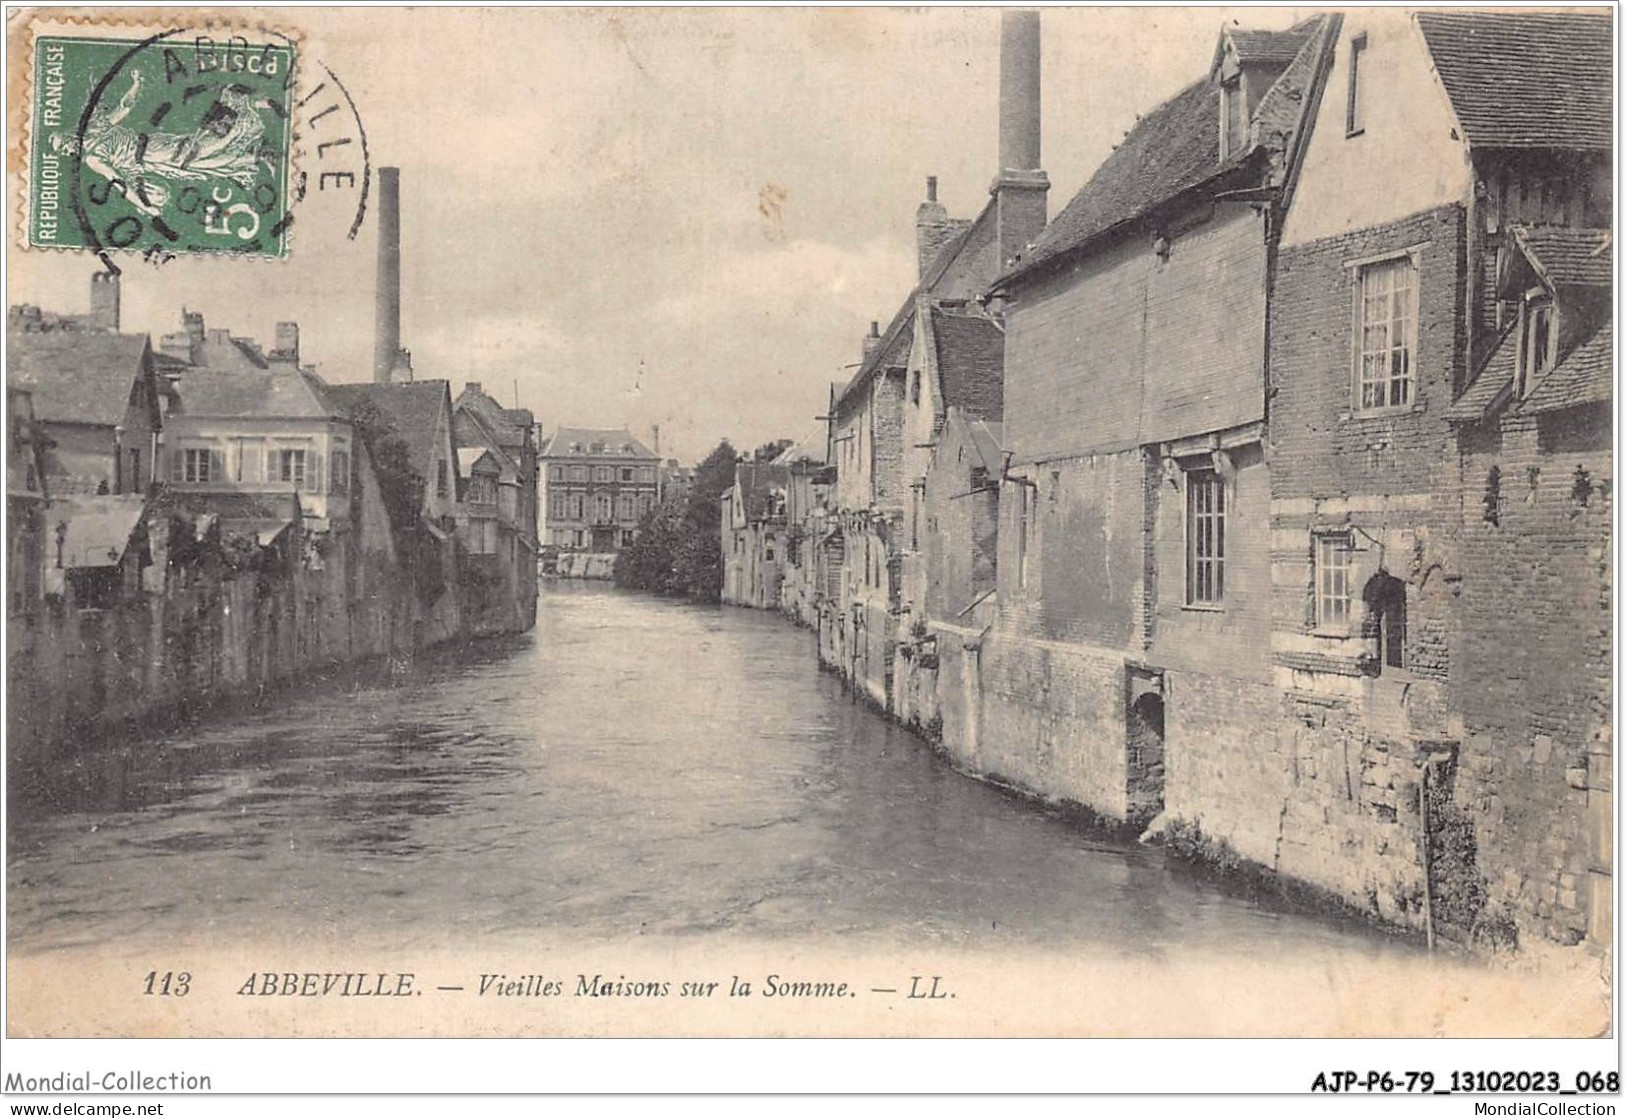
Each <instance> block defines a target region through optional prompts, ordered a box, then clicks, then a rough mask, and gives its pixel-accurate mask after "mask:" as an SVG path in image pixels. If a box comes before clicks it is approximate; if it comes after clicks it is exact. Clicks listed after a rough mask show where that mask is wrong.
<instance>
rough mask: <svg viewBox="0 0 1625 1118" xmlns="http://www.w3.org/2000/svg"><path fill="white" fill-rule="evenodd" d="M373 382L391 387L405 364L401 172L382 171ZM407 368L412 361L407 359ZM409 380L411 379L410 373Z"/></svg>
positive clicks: (382, 169) (379, 184) (379, 193)
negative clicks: (402, 345) (403, 361)
mask: <svg viewBox="0 0 1625 1118" xmlns="http://www.w3.org/2000/svg"><path fill="white" fill-rule="evenodd" d="M377 300H378V307H377V318H376V320H375V326H374V330H375V334H374V338H373V351H372V379H373V380H374V381H376V382H377V383H379V384H388V383H389V382H390V380H391V379H392V378H393V376H394V374H395V370H396V368H397V366H399V365H400V363H401V354H402V350H401V172H400V168H398V167H380V168H378V290H377ZM406 366H407V369H408V370H410V369H411V359H410V358H407V361H406ZM407 379H408V380H410V379H411V376H410V373H408V376H407Z"/></svg>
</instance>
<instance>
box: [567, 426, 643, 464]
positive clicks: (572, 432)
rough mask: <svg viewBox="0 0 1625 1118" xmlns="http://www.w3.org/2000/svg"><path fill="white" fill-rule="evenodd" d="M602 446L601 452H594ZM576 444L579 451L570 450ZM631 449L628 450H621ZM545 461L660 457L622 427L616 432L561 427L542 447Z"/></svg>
mask: <svg viewBox="0 0 1625 1118" xmlns="http://www.w3.org/2000/svg"><path fill="white" fill-rule="evenodd" d="M596 444H602V445H603V448H604V449H602V450H596V451H595V450H593V449H592V447H593V446H594V445H596ZM577 445H579V446H580V447H581V449H580V450H572V449H571V448H572V447H574V446H577ZM623 447H630V448H631V449H630V450H623V449H622V448H623ZM541 454H542V457H544V458H602V457H604V456H606V455H612V456H616V457H621V458H658V457H659V455H657V454H655V452H654V451H652V450H650V449H649V448H648V447H646V446H644V445H643V443H641V442H639V441H638V439H637V438H636V437H634V436H633V434H632V432H630V431H628V430H626V429H625V428H624V427H623V428H620V429H619V430H616V429H614V428H603V427H560V428H559V429H558V430H556V431H554V432H553V434H551V435H550V436H548V439H547V441H546V442H544V443H543V444H542V450H541Z"/></svg>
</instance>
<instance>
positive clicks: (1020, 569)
mask: <svg viewBox="0 0 1625 1118" xmlns="http://www.w3.org/2000/svg"><path fill="white" fill-rule="evenodd" d="M1016 491H1017V492H1018V493H1020V494H1021V501H1020V503H1019V504H1017V505H1016V585H1017V586H1026V585H1027V582H1028V576H1029V575H1030V573H1031V572H1030V570H1029V563H1028V559H1029V557H1030V553H1031V551H1032V539H1031V533H1032V525H1031V521H1032V518H1033V512H1034V509H1035V506H1036V505H1037V503H1038V502H1037V501H1036V500H1035V498H1036V497H1037V493H1036V492H1035V491H1034V490H1033V487H1032V486H1030V485H1027V484H1025V483H1024V482H1020V481H1018V482H1017V485H1016Z"/></svg>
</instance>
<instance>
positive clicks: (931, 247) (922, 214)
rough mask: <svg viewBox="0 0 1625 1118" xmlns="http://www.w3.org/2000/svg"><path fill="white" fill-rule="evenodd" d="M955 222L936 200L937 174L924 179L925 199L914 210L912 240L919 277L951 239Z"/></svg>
mask: <svg viewBox="0 0 1625 1118" xmlns="http://www.w3.org/2000/svg"><path fill="white" fill-rule="evenodd" d="M958 228H959V225H958V223H957V222H953V221H950V220H949V219H948V209H947V207H946V206H944V205H943V204H942V203H941V202H938V201H937V176H935V175H928V176H927V177H926V180H925V201H923V202H921V203H920V208H919V209H917V210H915V211H914V241H915V245H916V247H917V248H918V250H919V256H920V278H921V279H924V278H925V273H926V269H928V268H930V267H931V262H932V261H933V260H935V259H936V258H937V254H938V253H940V252H941V251H942V246H943V245H945V244H947V243H948V242H949V241H950V240H952V239H953V236H954V234H955V233H956V232H957V231H958Z"/></svg>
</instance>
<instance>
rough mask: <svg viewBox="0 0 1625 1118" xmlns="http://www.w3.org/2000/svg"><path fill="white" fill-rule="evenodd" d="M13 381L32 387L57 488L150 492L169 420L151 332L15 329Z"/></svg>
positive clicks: (10, 360) (9, 340) (9, 363)
mask: <svg viewBox="0 0 1625 1118" xmlns="http://www.w3.org/2000/svg"><path fill="white" fill-rule="evenodd" d="M6 376H7V383H8V384H10V385H13V386H15V387H17V388H19V389H22V390H24V391H26V392H28V393H29V395H30V396H31V397H32V399H33V405H34V417H35V420H36V421H37V422H38V424H39V426H40V429H41V431H42V432H43V433H44V434H45V435H46V436H47V437H48V438H49V440H50V445H49V447H48V448H47V452H46V457H45V471H46V474H47V476H48V477H49V478H50V484H51V490H52V492H54V493H57V494H60V495H67V494H70V493H87V494H94V493H104V494H124V493H136V494H140V493H145V492H146V491H147V488H148V487H149V486H150V485H151V484H152V481H153V470H154V463H155V461H156V459H157V455H158V444H159V432H160V431H161V430H162V428H163V414H162V404H161V400H162V397H163V386H161V385H160V383H159V380H158V378H157V376H156V375H155V373H154V369H153V360H152V347H151V346H150V345H149V344H148V341H147V337H146V335H144V334H118V333H112V332H106V331H97V332H87V331H76V330H73V331H70V330H55V331H48V332H46V331H42V332H34V331H13V332H11V333H9V334H8V335H7V337H6Z"/></svg>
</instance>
